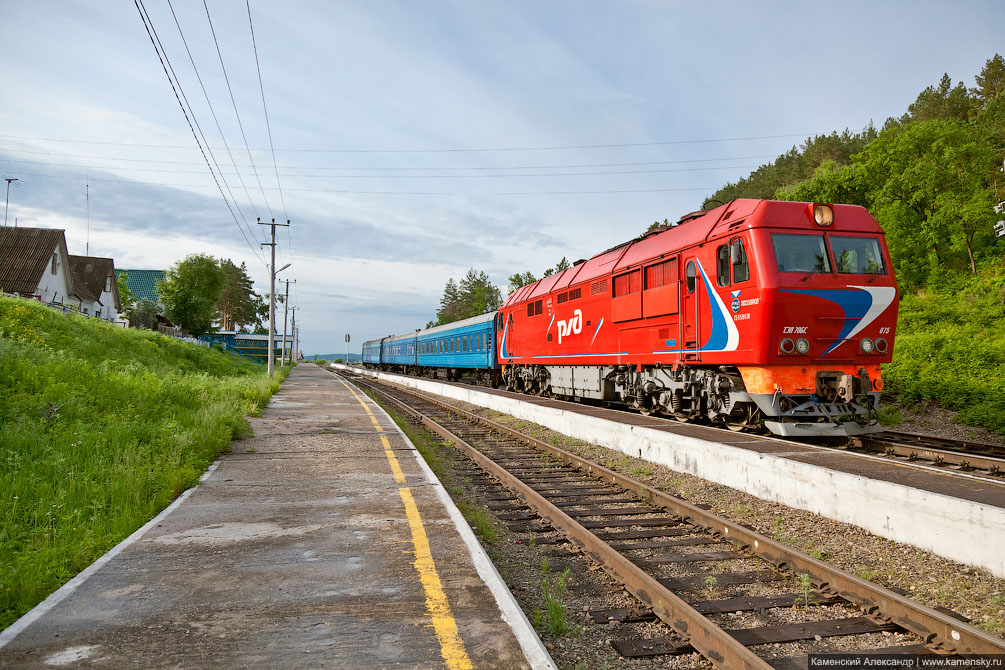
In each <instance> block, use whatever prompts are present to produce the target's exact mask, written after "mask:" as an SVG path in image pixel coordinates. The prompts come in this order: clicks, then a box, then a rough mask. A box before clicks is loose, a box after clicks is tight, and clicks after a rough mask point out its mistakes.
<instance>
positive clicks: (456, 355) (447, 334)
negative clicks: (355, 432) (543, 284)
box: [363, 312, 499, 385]
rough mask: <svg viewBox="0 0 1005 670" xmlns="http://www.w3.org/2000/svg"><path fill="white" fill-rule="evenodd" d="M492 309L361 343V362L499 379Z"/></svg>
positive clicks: (441, 374)
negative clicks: (460, 318) (443, 324)
mask: <svg viewBox="0 0 1005 670" xmlns="http://www.w3.org/2000/svg"><path fill="white" fill-rule="evenodd" d="M494 320H495V312H490V313H488V314H482V315H481V316H475V317H472V318H470V319H464V320H463V321H455V322H454V323H448V324H447V325H445V326H436V327H434V328H429V329H427V330H418V331H416V332H414V333H410V334H408V335H398V336H393V337H385V338H382V339H380V340H370V341H369V342H364V343H363V364H364V365H365V366H367V367H380V368H382V369H385V370H388V369H389V370H394V371H397V372H414V371H417V372H419V373H420V374H425V375H431V376H433V377H441V378H446V379H459V378H460V376H461V374H462V373H465V372H467V373H474V374H475V376H476V378H477V379H478V381H479V382H482V383H492V384H493V385H494V384H496V383H497V382H498V380H499V374H498V365H497V364H496V355H495V346H494V342H493V331H492V327H493V322H494Z"/></svg>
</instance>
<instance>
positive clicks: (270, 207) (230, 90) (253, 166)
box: [202, 0, 272, 216]
mask: <svg viewBox="0 0 1005 670" xmlns="http://www.w3.org/2000/svg"><path fill="white" fill-rule="evenodd" d="M202 6H203V7H204V8H205V9H206V21H208V22H209V32H210V34H211V35H212V36H213V44H215V45H216V55H217V56H219V58H220V69H221V70H223V80H224V81H225V82H226V83H227V92H228V93H229V94H230V102H231V104H232V105H233V106H234V116H236V117H237V127H238V128H240V129H241V138H242V139H243V140H244V148H245V149H247V150H248V160H249V161H251V171H252V172H254V173H255V179H257V180H258V188H259V190H260V191H261V192H262V198H264V199H265V208H266V209H267V210H269V215H270V216H271V215H272V205H270V204H269V198H268V196H267V195H265V189H264V188H262V178H261V177H260V176H259V175H258V168H256V167H255V159H254V158H252V157H251V146H250V145H249V144H248V137H247V135H245V134H244V124H243V123H241V113H240V112H238V111H237V100H235V99H234V91H233V89H232V88H231V87H230V77H228V76H227V67H226V66H225V65H224V64H223V52H222V51H220V43H219V42H218V41H217V40H216V30H214V29H213V19H212V18H210V16H209V5H208V4H207V3H206V0H202Z"/></svg>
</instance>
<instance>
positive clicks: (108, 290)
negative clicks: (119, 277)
mask: <svg viewBox="0 0 1005 670" xmlns="http://www.w3.org/2000/svg"><path fill="white" fill-rule="evenodd" d="M111 292H112V275H108V276H107V277H105V293H111Z"/></svg>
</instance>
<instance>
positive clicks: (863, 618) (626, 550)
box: [356, 380, 1005, 668]
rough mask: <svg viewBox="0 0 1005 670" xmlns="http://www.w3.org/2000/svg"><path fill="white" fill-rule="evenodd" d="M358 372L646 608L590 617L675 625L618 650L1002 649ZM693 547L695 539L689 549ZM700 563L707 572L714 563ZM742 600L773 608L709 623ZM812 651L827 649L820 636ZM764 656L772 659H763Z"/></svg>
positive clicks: (736, 653)
mask: <svg viewBox="0 0 1005 670" xmlns="http://www.w3.org/2000/svg"><path fill="white" fill-rule="evenodd" d="M356 381H357V382H358V383H361V384H362V385H364V386H367V387H369V388H371V389H373V390H374V391H376V392H378V393H379V394H381V395H383V396H384V397H386V398H388V399H389V400H390V401H391V403H392V404H393V405H395V406H397V407H398V408H400V410H401V411H402V412H404V413H406V414H409V415H411V416H413V417H414V418H415V419H417V420H418V421H421V422H422V423H423V424H424V425H425V426H427V427H428V428H429V429H430V430H432V431H433V432H436V433H438V434H439V435H441V436H442V437H444V438H445V439H447V440H449V441H451V442H453V443H454V445H455V447H457V448H458V449H459V450H461V451H462V452H463V453H464V454H465V456H466V457H468V458H470V459H471V460H472V461H474V462H475V463H477V464H478V465H479V466H480V467H481V468H483V469H484V470H485V471H487V472H488V473H490V474H491V476H492V477H494V478H496V479H497V480H498V481H500V482H501V483H502V484H503V485H505V486H506V487H507V488H509V489H510V490H511V491H514V492H516V497H518V498H520V499H521V500H522V502H523V503H525V504H526V505H529V506H530V507H531V508H533V510H534V512H533V513H531V512H528V511H523V506H522V504H517V501H516V499H515V498H514V497H513V496H508V497H509V498H510V500H508V501H497V502H499V503H501V504H496V505H493V508H494V509H495V510H496V511H499V512H503V513H502V514H499V515H498V516H499V518H501V519H507V520H513V521H522V522H532V521H533V520H535V519H536V518H537V517H540V523H539V524H534V523H530V524H528V525H527V528H528V529H530V530H533V529H535V527H536V528H537V529H538V530H539V531H545V530H549V529H550V528H556V529H558V530H559V531H560V532H562V533H563V534H564V535H565V536H566V537H568V538H569V540H570V541H571V542H572V543H573V544H574V545H575V546H576V547H577V548H578V549H579V550H581V551H582V552H583V553H584V554H585V555H586V556H588V557H589V559H590V560H592V561H595V562H596V563H598V564H599V565H601V566H603V568H604V569H605V570H606V571H607V572H608V573H609V574H611V575H612V576H613V577H615V579H616V580H617V581H619V582H620V583H621V584H623V585H624V587H625V588H626V589H627V590H629V591H630V592H632V593H633V594H634V595H635V596H636V597H637V598H638V599H639V600H640V601H641V602H642V603H643V604H644V605H645V607H646V608H648V609H643V611H631V610H628V609H625V608H621V609H612V610H606V611H604V610H601V611H596V612H593V613H592V614H593V616H594V618H595V619H596V620H597V621H604V620H608V621H609V620H616V621H626V622H627V621H633V620H646V619H652V618H654V617H658V618H659V619H661V620H662V621H663V622H665V623H666V624H667V625H668V626H669V628H670V629H672V631H673V633H672V634H671V635H667V636H662V637H659V638H650V639H643V640H639V639H634V640H620V641H617V642H615V646H616V647H617V648H618V650H619V651H621V652H622V653H623V654H626V655H653V654H679V653H686V652H691V651H695V650H696V651H698V652H699V653H701V654H702V655H703V656H704V657H705V658H707V659H708V660H710V661H712V662H713V663H714V664H716V665H718V666H721V667H726V666H729V667H739V666H743V667H759V668H765V667H776V668H787V667H805V665H806V659H805V657H802V658H799V657H781V658H777V657H774V656H775V655H776V654H777V650H778V648H779V647H780V646H781V645H782V644H784V643H788V642H796V641H800V640H811V641H816V642H821V641H822V640H823V639H824V638H828V639H830V640H833V641H834V642H835V644H834V646H833V648H832V649H831V651H836V650H842V651H848V650H859V651H866V650H876V649H880V648H883V649H884V650H886V651H891V650H892V651H895V652H897V653H925V654H931V653H1002V652H1005V645H1002V643H1001V641H1000V640H998V639H997V638H995V637H993V636H991V635H989V634H987V633H984V632H982V631H979V630H977V629H975V628H972V627H970V626H967V625H965V624H962V623H961V622H960V621H958V620H957V619H956V618H954V617H953V616H951V615H948V614H945V613H942V612H938V611H935V610H932V609H929V608H927V607H924V606H923V605H920V604H918V603H915V602H912V601H911V600H909V599H907V598H905V597H904V596H902V595H901V594H899V593H895V592H893V591H891V590H887V589H884V588H882V587H879V586H877V585H874V584H871V583H869V582H866V581H864V580H862V579H860V578H858V577H856V576H853V575H850V574H848V573H845V572H842V571H840V570H838V569H836V568H833V567H831V566H829V565H827V564H825V563H823V562H822V561H819V560H817V559H814V558H812V557H810V556H807V555H805V554H802V553H800V552H798V551H795V550H793V549H791V548H789V547H786V546H784V545H781V544H779V543H778V542H775V541H774V540H772V539H770V538H768V537H766V536H763V535H760V534H758V533H756V532H753V531H751V530H749V529H748V528H745V527H743V526H741V525H739V524H735V523H732V522H730V521H728V520H726V519H724V518H722V517H720V516H717V515H715V514H712V513H710V512H708V511H706V510H704V509H701V508H700V507H697V506H694V505H691V504H689V503H687V502H686V501H684V500H682V499H679V498H676V497H674V496H671V495H668V494H666V493H663V492H660V491H657V490H654V489H651V488H649V487H646V486H645V485H643V484H641V483H640V482H638V481H635V480H633V479H631V478H629V477H625V476H623V475H620V474H617V473H615V472H613V471H611V470H608V469H606V468H604V467H602V466H600V465H598V464H596V463H592V462H589V461H586V460H584V459H582V458H579V457H577V456H575V455H573V454H571V453H569V452H566V451H564V450H561V449H558V448H556V447H552V446H550V445H547V444H545V443H542V442H539V441H537V440H535V439H533V438H531V437H528V436H526V435H522V434H520V433H518V432H517V431H514V430H512V429H509V428H506V427H504V426H501V425H499V424H496V423H494V422H492V421H489V420H487V419H485V418H482V417H478V416H477V415H474V414H470V413H468V412H465V411H463V410H460V409H457V408H453V407H449V406H447V405H445V404H443V403H442V402H439V401H434V400H432V399H431V398H428V397H424V396H419V395H416V394H413V393H410V392H405V391H404V390H402V389H399V388H397V387H393V388H392V387H387V386H385V385H379V387H380V388H378V385H375V384H372V383H371V382H369V381H363V380H356ZM702 546H704V547H705V550H698V551H695V548H696V547H702ZM708 549H712V550H711V551H709V550H708ZM640 554H641V555H640ZM710 563H713V564H715V566H716V569H717V570H718V571H716V572H714V573H712V571H711V570H709V569H708V566H709V564H710ZM722 566H727V567H726V568H725V569H723V568H722ZM710 573H712V574H710ZM722 596H728V597H722ZM636 610H637V608H636ZM856 610H857V611H856ZM743 612H758V613H761V614H763V615H773V616H774V620H773V621H769V623H768V624H767V625H765V624H764V623H761V625H756V626H753V627H744V628H739V629H731V630H726V629H724V628H722V627H720V626H719V625H717V623H716V622H717V621H720V622H721V621H730V620H732V621H736V619H732V617H735V616H737V614H738V613H743ZM706 615H707V616H706ZM768 618H769V619H770V618H771V617H770V616H769V617H768ZM758 621H760V622H763V621H764V617H760V618H758ZM892 630H897V631H910V633H912V634H913V636H914V639H913V641H912V640H911V638H899V636H898V638H899V639H904V640H906V643H905V644H904V645H900V646H897V647H896V648H893V649H891V648H889V647H886V648H884V647H883V641H884V640H885V639H886V638H884V637H882V636H879V635H876V633H882V632H884V631H887V632H889V631H892ZM814 651H815V652H816V651H825V650H824V649H820V645H819V644H818V645H815V646H814ZM763 657H771V660H770V664H769V662H768V661H766V660H765V659H764V658H763Z"/></svg>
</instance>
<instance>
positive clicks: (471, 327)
mask: <svg viewBox="0 0 1005 670" xmlns="http://www.w3.org/2000/svg"><path fill="white" fill-rule="evenodd" d="M494 319H495V312H490V313H488V314H482V315H481V316H475V317H472V318H470V319H464V320H463V321H455V322H453V323H448V324H446V325H444V326H436V327H434V328H429V329H428V330H420V331H419V332H418V333H416V335H417V336H418V342H417V344H418V347H419V365H420V366H425V367H436V368H455V369H480V370H490V369H493V368H494V367H495V348H494V347H493V346H492V323H493V320H494Z"/></svg>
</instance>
